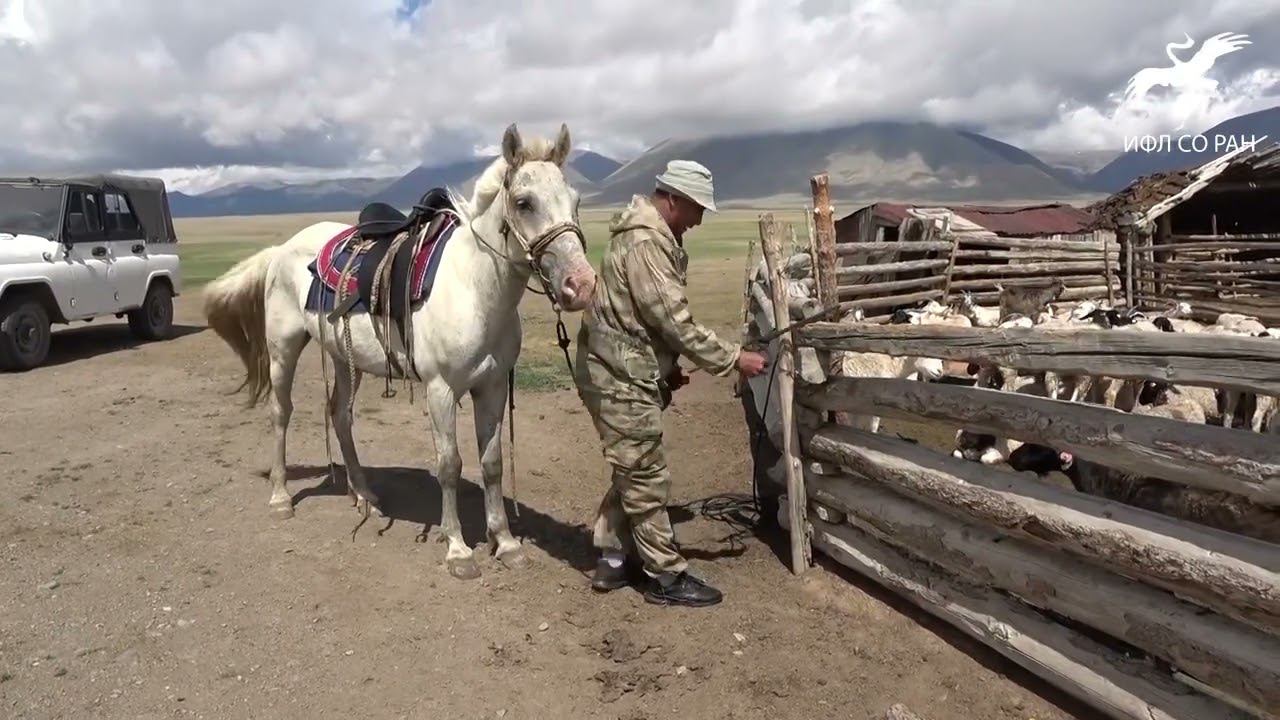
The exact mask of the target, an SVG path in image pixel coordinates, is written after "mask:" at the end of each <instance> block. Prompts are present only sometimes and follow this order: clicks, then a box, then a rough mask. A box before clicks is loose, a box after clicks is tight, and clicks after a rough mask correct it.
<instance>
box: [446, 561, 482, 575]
mask: <svg viewBox="0 0 1280 720" xmlns="http://www.w3.org/2000/svg"><path fill="white" fill-rule="evenodd" d="M445 563H446V564H447V565H448V566H449V574H450V575H452V576H454V577H456V578H458V579H459V580H475V579H476V578H478V577H480V566H479V565H477V564H476V561H475V558H458V559H456V560H446V561H445Z"/></svg>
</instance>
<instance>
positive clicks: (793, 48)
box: [0, 0, 1280, 188]
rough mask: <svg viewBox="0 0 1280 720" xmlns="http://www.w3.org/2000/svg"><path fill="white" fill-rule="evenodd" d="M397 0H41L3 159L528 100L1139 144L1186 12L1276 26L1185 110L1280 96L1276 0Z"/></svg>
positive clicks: (679, 114)
mask: <svg viewBox="0 0 1280 720" xmlns="http://www.w3.org/2000/svg"><path fill="white" fill-rule="evenodd" d="M13 2H15V0H0V6H6V7H12V3H13ZM401 5H402V3H401V1H400V0H359V1H358V2H353V1H352V0H305V1H303V0H277V1H276V2H263V0H220V1H219V2H216V3H214V2H207V0H26V5H25V20H26V22H27V24H29V25H30V28H31V30H30V32H28V33H26V34H25V35H23V37H24V38H28V39H27V40H24V42H21V43H19V42H16V41H14V40H13V39H12V38H10V39H6V37H7V36H6V35H5V33H6V31H7V29H8V28H9V27H10V25H13V23H9V25H5V24H3V23H4V21H3V20H0V68H3V72H0V117H3V118H5V123H4V126H3V127H4V130H3V131H0V174H7V173H9V172H17V171H23V172H25V171H41V172H45V171H60V170H62V169H74V170H77V171H78V170H82V169H109V168H120V169H148V168H161V169H164V172H165V173H166V174H169V176H170V177H173V178H175V181H176V182H179V183H182V182H188V183H190V185H189V187H191V188H195V187H206V186H209V185H210V183H216V182H229V181H240V180H238V178H269V177H318V176H321V175H330V176H331V175H368V174H377V173H381V172H389V173H395V172H399V171H400V170H401V169H402V168H407V167H411V166H413V165H416V164H417V163H419V162H421V161H428V162H432V161H438V162H446V161H451V160H455V159H458V158H460V157H463V156H469V155H472V154H473V153H474V152H475V150H476V149H477V148H481V147H489V148H491V147H492V146H494V145H495V144H496V143H497V141H498V139H499V137H500V135H501V132H502V129H503V128H504V127H505V126H506V125H507V124H508V123H510V122H513V121H514V122H519V123H520V124H521V127H522V129H524V130H525V131H526V132H539V133H551V132H554V130H555V129H556V127H558V125H559V123H560V122H562V121H563V122H567V123H568V124H569V126H570V129H571V131H572V132H573V135H574V138H575V141H576V143H577V144H578V145H579V146H580V147H590V148H592V149H596V150H599V151H601V152H606V153H610V154H615V155H622V156H627V155H631V154H634V153H635V152H638V151H639V150H641V149H643V148H644V147H646V146H648V145H650V144H652V143H655V142H658V141H660V140H662V139H664V138H667V137H673V136H689V135H702V134H719V133H725V132H754V131H767V130H776V129H792V128H813V127H822V126H830V125H835V124H841V123H847V122H856V121H861V120H877V119H925V120H933V121H937V122H947V123H960V124H964V125H965V126H967V127H971V128H975V129H979V130H984V131H987V132H990V133H992V134H994V135H995V136H997V137H1000V138H1002V139H1007V140H1010V141H1012V142H1016V143H1025V144H1027V145H1029V146H1031V147H1037V146H1039V147H1053V148H1057V149H1071V148H1099V147H1112V146H1113V147H1115V148H1116V149H1117V150H1118V149H1119V148H1120V146H1121V143H1122V139H1123V137H1124V136H1125V135H1127V134H1131V133H1134V132H1167V131H1168V130H1169V128H1168V127H1167V120H1168V117H1169V112H1170V111H1171V109H1172V105H1169V104H1168V103H1166V104H1164V105H1161V104H1159V103H1155V104H1152V105H1151V106H1149V107H1146V108H1145V111H1144V112H1143V113H1138V114H1132V113H1131V114H1121V115H1117V114H1115V108H1116V102H1115V99H1114V98H1112V97H1109V94H1110V93H1114V92H1118V91H1121V90H1123V88H1124V84H1125V82H1126V81H1127V80H1128V78H1129V76H1130V75H1132V74H1133V73H1134V72H1135V71H1137V70H1138V69H1140V68H1143V67H1147V66H1156V65H1159V64H1160V63H1162V62H1164V61H1165V60H1166V58H1165V56H1164V44H1165V43H1167V42H1171V41H1175V40H1179V39H1180V38H1182V36H1183V33H1188V34H1190V35H1191V36H1192V37H1193V38H1196V39H1197V41H1200V40H1203V39H1204V38H1206V37H1208V36H1210V35H1212V34H1215V33H1218V32H1223V31H1235V32H1245V33H1250V34H1251V35H1252V36H1253V37H1252V39H1253V40H1254V44H1253V45H1251V46H1249V47H1248V48H1246V49H1244V50H1242V51H1240V52H1238V53H1234V54H1232V55H1229V56H1226V57H1223V58H1221V59H1220V60H1219V62H1218V64H1217V65H1216V66H1215V67H1214V70H1213V75H1214V77H1216V78H1217V79H1218V80H1219V81H1220V82H1221V88H1220V89H1221V92H1222V95H1221V97H1217V98H1215V100H1216V101H1215V102H1213V103H1210V105H1209V106H1207V107H1206V108H1201V109H1199V110H1197V114H1195V115H1194V120H1193V121H1192V122H1191V123H1189V126H1196V125H1202V126H1206V127H1207V124H1212V122H1215V121H1216V120H1220V119H1222V118H1223V117H1227V116H1229V114H1234V113H1237V112H1240V111H1247V110H1249V109H1257V107H1260V106H1265V105H1267V104H1271V105H1274V104H1276V102H1277V101H1276V98H1275V96H1276V94H1277V92H1278V91H1277V87H1276V85H1277V74H1276V73H1277V70H1276V68H1277V67H1280V50H1278V49H1277V48H1280V42H1277V39H1280V38H1278V37H1277V29H1280V0H1195V1H1193V2H1186V3H1180V4H1178V5H1177V6H1176V8H1175V7H1174V6H1173V5H1172V4H1170V3H1167V2H1165V1H1164V0H1131V1H1130V2H1125V3H1117V2H1112V1H1111V0H1080V1H1078V2H1072V3H1042V2H1025V1H1024V0H990V1H987V2H981V3H977V2H973V3H960V2H953V3H935V2H907V1H905V0H904V1H902V2H893V1H891V0H867V1H865V2H853V1H840V0H741V1H737V0H705V1H702V0H700V1H697V2H695V1H692V0H691V1H689V2H674V3H665V4H660V5H656V6H655V5H653V4H651V3H638V2H621V1H616V0H600V1H599V2H587V1H586V0H541V1H539V2H524V3H518V4H516V3H510V2H507V1H505V0H434V1H433V2H429V3H427V4H425V5H423V6H422V7H421V8H419V9H418V10H417V11H416V13H414V15H413V16H412V20H411V21H410V22H404V21H403V20H402V19H401V14H400V13H399V12H398V11H399V10H400V9H401ZM7 17H12V15H5V14H3V13H0V18H7ZM13 34H14V33H13V32H12V31H9V35H10V36H12V35H13ZM223 166H225V167H223ZM181 178H188V179H187V180H182V179H181ZM232 178H237V180H232Z"/></svg>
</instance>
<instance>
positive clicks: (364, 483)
mask: <svg viewBox="0 0 1280 720" xmlns="http://www.w3.org/2000/svg"><path fill="white" fill-rule="evenodd" d="M333 375H334V378H333V395H332V396H331V397H330V399H329V413H330V417H331V418H333V434H334V435H336V436H337V437H338V447H339V448H341V449H342V462H343V464H345V465H346V466H347V485H348V487H349V489H350V492H351V494H352V495H351V497H352V501H353V502H354V503H355V504H356V505H357V506H359V505H360V503H362V502H363V503H367V505H368V507H369V509H371V510H378V496H377V495H375V494H374V493H373V491H372V490H370V489H369V482H368V479H367V478H366V477H365V474H364V468H363V467H361V466H360V457H359V456H358V455H357V454H356V441H355V438H354V437H353V436H352V433H351V427H352V424H353V423H352V417H351V398H352V396H353V395H354V394H355V392H356V391H357V390H359V389H360V377H361V374H360V372H359V371H356V376H355V385H354V386H353V385H352V384H351V370H350V369H349V368H348V367H347V365H346V363H345V362H343V361H337V362H335V363H334V373H333ZM364 509H365V508H363V507H361V508H360V510H361V511H362V512H363V511H364ZM378 514H379V515H381V514H382V513H381V511H378Z"/></svg>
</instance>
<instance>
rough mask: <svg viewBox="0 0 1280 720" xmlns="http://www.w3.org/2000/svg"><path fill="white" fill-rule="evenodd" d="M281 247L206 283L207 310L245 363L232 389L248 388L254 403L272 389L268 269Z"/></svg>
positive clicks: (252, 257) (250, 403)
mask: <svg viewBox="0 0 1280 720" xmlns="http://www.w3.org/2000/svg"><path fill="white" fill-rule="evenodd" d="M279 249H280V247H279V246H273V247H269V248H266V249H264V250H259V251H258V252H256V253H254V254H253V255H250V256H249V257H247V258H245V259H244V260H241V261H240V262H238V263H236V264H235V265H234V266H233V267H232V268H231V269H230V270H228V271H226V272H225V273H223V274H222V275H220V276H218V278H216V279H215V280H213V281H212V282H210V283H209V284H208V285H206V286H205V289H204V313H205V316H206V317H207V318H208V320H209V326H210V327H212V328H213V330H214V332H216V333H218V336H219V337H221V338H222V339H223V340H224V341H226V343H227V344H228V345H230V346H231V349H232V350H235V351H236V354H237V355H239V356H240V360H241V362H243V363H244V369H245V378H244V382H242V383H240V386H239V387H237V388H236V389H235V390H234V391H233V392H239V391H241V390H243V389H245V388H248V390H249V398H248V406H249V407H253V406H254V405H256V404H257V403H258V401H259V400H261V399H262V398H263V397H265V396H266V394H267V393H268V392H270V390H271V358H270V356H269V355H268V353H267V315H266V285H267V271H268V269H270V267H271V261H272V260H273V259H275V257H276V254H277V253H278V251H279Z"/></svg>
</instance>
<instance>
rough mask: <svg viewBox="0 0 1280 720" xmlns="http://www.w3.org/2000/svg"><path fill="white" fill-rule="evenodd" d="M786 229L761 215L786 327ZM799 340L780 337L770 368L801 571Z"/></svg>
mask: <svg viewBox="0 0 1280 720" xmlns="http://www.w3.org/2000/svg"><path fill="white" fill-rule="evenodd" d="M781 235H782V233H781V231H780V230H779V228H778V224H777V223H776V222H775V221H774V219H773V213H765V214H764V215H762V216H761V217H760V246H761V247H762V248H763V249H764V257H765V262H766V263H767V264H768V266H769V287H770V288H771V289H772V291H773V320H774V327H776V328H779V329H781V328H785V327H787V326H788V325H789V324H791V317H790V314H789V313H788V312H787V299H788V298H787V295H788V293H787V282H788V281H787V271H786V266H785V265H783V260H782V237H781ZM794 348H795V344H794V341H793V339H792V337H791V333H789V332H787V333H783V335H782V337H780V338H778V353H777V356H776V357H775V358H774V362H775V363H776V364H777V367H774V368H770V369H769V370H768V371H767V372H772V373H775V375H774V379H775V381H776V382H777V384H778V403H779V405H780V407H779V408H778V413H779V414H780V415H781V417H782V453H783V456H784V457H785V458H786V469H787V498H788V501H789V503H790V521H791V572H793V573H795V574H796V575H799V574H800V573H803V572H804V571H805V569H806V568H808V567H809V561H810V548H809V521H808V517H807V514H806V508H807V507H808V500H807V499H806V496H805V490H804V472H803V470H802V469H801V466H800V435H799V433H798V431H797V429H796V422H795V378H794V375H793V369H794V367H795V364H796V359H795V355H794V353H795V350H794Z"/></svg>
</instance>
